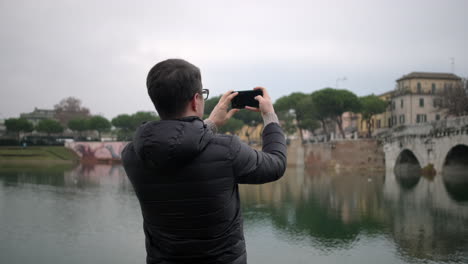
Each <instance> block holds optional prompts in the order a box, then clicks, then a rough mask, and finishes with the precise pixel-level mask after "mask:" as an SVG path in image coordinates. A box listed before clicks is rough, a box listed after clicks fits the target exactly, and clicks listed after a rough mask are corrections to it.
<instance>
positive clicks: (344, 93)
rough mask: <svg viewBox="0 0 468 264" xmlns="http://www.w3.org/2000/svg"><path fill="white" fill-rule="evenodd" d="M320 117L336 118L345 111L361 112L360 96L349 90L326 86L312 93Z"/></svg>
mask: <svg viewBox="0 0 468 264" xmlns="http://www.w3.org/2000/svg"><path fill="white" fill-rule="evenodd" d="M312 98H313V102H314V103H315V105H316V110H317V116H319V117H320V118H323V119H326V118H333V119H334V118H336V117H337V116H341V115H343V113H345V112H348V111H349V112H354V113H357V112H359V110H360V108H361V105H360V102H359V99H358V97H357V96H356V95H355V94H354V93H353V92H350V91H348V90H342V89H333V88H325V89H322V90H318V91H315V92H313V93H312Z"/></svg>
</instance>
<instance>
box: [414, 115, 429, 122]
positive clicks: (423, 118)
mask: <svg viewBox="0 0 468 264" xmlns="http://www.w3.org/2000/svg"><path fill="white" fill-rule="evenodd" d="M425 122H427V117H426V115H423V114H420V115H416V123H425Z"/></svg>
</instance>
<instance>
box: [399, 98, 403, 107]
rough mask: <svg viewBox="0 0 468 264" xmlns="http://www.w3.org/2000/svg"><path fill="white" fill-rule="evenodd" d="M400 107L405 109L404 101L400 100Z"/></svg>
mask: <svg viewBox="0 0 468 264" xmlns="http://www.w3.org/2000/svg"><path fill="white" fill-rule="evenodd" d="M400 107H401V108H403V99H401V100H400Z"/></svg>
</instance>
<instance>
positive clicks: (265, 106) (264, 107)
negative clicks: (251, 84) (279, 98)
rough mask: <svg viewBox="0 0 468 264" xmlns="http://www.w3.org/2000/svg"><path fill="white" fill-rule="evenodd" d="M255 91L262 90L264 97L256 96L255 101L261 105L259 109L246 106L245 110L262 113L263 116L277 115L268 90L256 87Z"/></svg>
mask: <svg viewBox="0 0 468 264" xmlns="http://www.w3.org/2000/svg"><path fill="white" fill-rule="evenodd" d="M254 90H262V92H263V96H261V95H257V96H255V100H257V101H258V103H259V108H255V107H251V106H246V107H245V109H248V110H250V111H255V112H261V113H262V115H265V114H267V113H275V109H274V108H273V103H272V102H271V98H270V95H269V94H268V92H267V90H266V89H265V88H263V87H255V88H254Z"/></svg>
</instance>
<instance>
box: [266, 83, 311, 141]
mask: <svg viewBox="0 0 468 264" xmlns="http://www.w3.org/2000/svg"><path fill="white" fill-rule="evenodd" d="M275 110H276V111H277V113H278V116H279V117H280V119H281V120H282V121H283V122H284V124H283V125H284V126H285V127H286V128H287V129H286V130H287V131H288V132H287V133H294V131H295V130H297V129H298V130H299V135H300V137H301V141H303V130H309V131H311V132H313V131H314V130H315V129H317V128H319V125H318V122H317V120H318V119H317V118H318V116H317V115H316V112H315V104H314V102H313V98H312V97H311V95H310V94H304V93H300V92H295V93H292V94H290V95H287V96H283V97H281V98H279V99H278V100H276V102H275ZM294 120H295V125H294ZM293 125H294V126H295V127H296V128H293V127H292V126H293Z"/></svg>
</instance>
